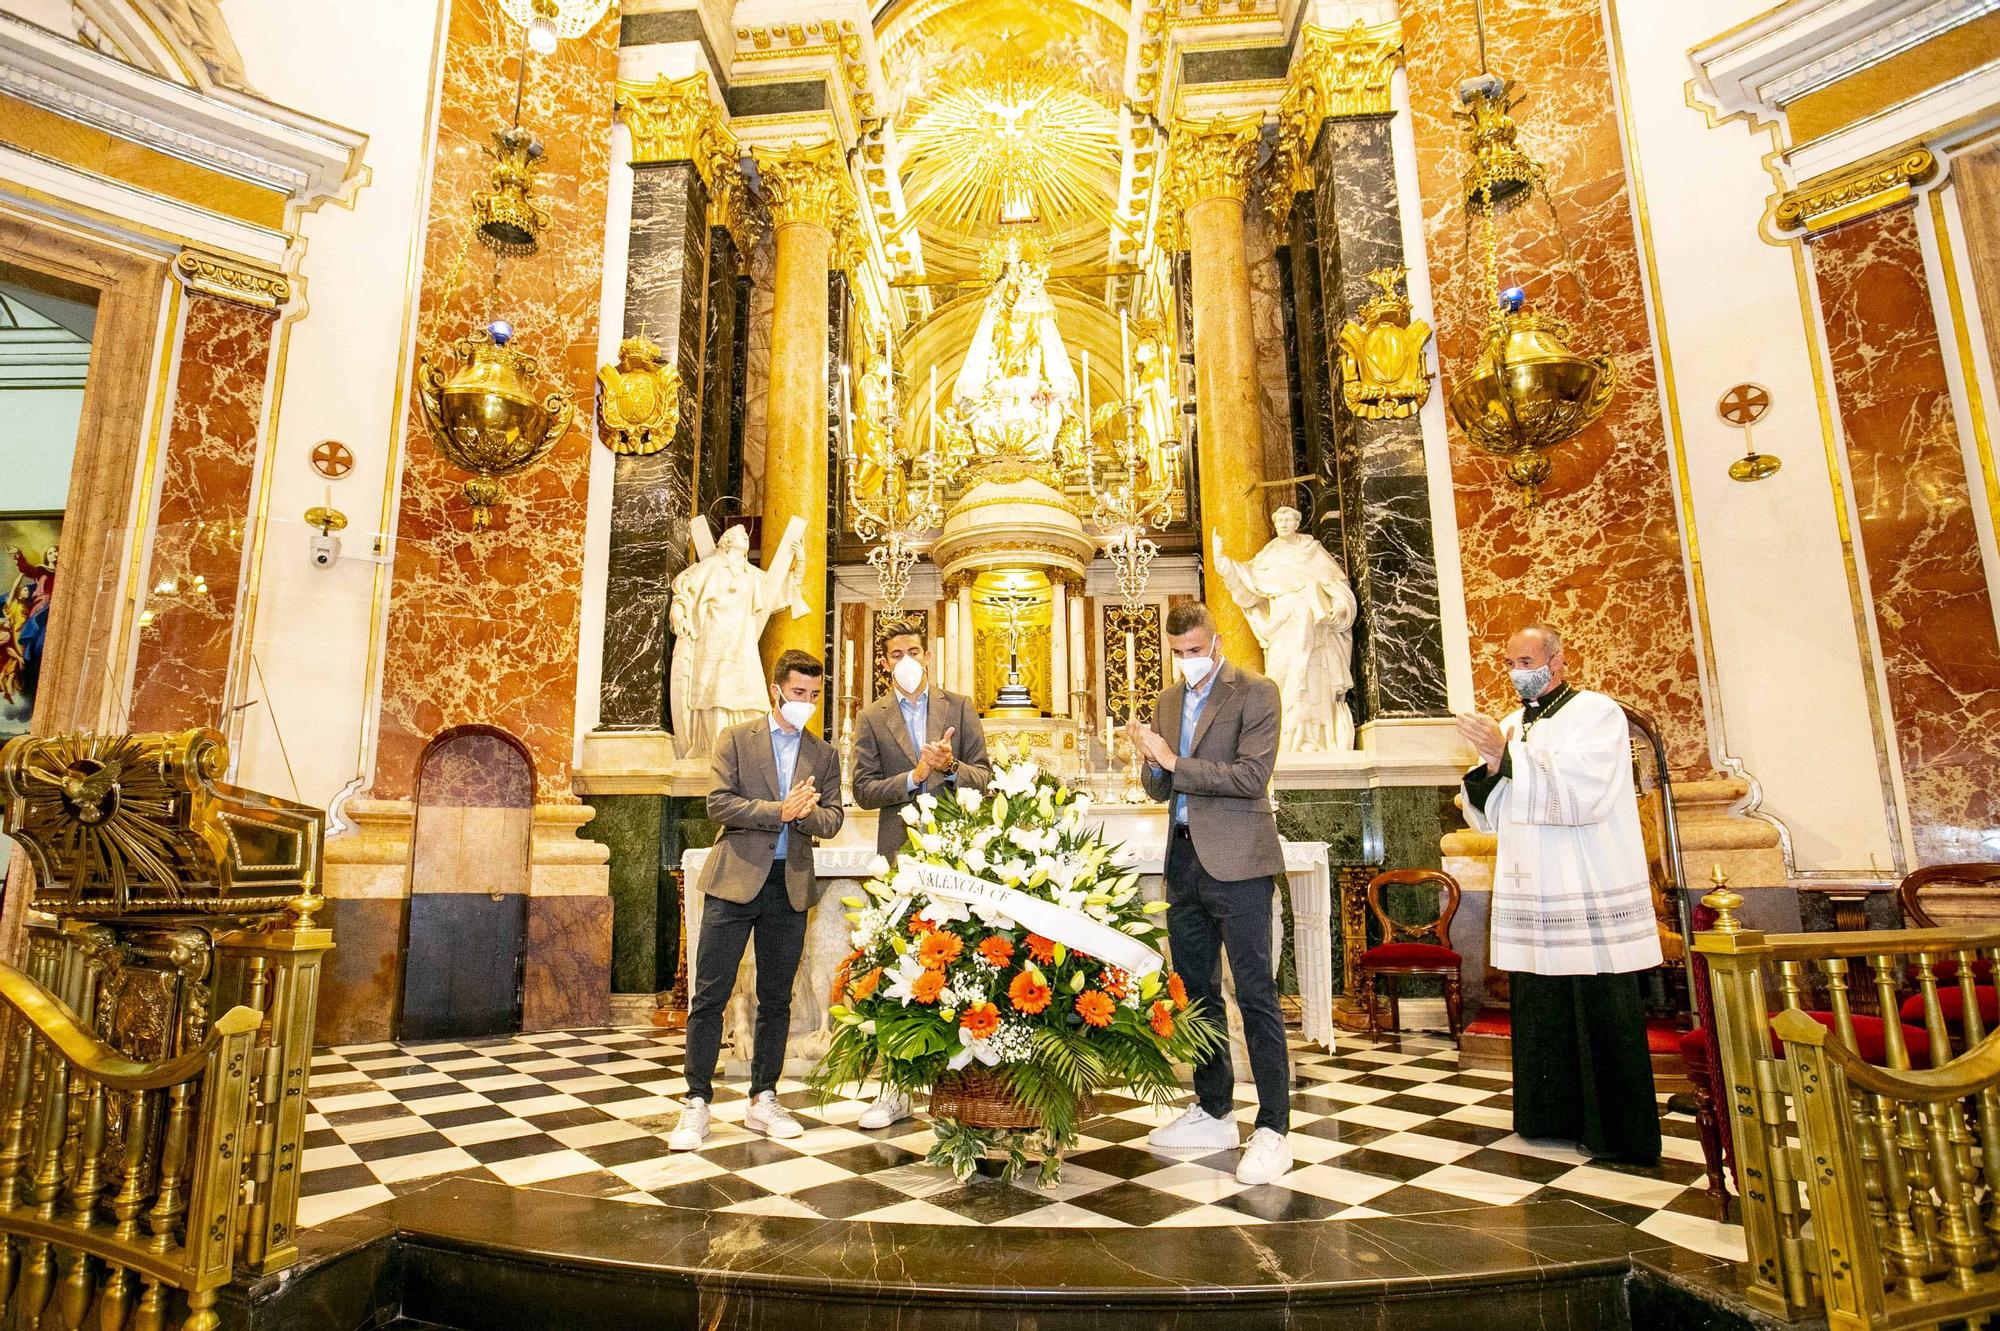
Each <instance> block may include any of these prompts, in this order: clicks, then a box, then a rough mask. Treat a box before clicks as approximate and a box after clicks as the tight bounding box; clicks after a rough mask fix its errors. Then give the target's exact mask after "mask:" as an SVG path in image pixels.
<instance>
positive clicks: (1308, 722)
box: [1215, 508, 1357, 753]
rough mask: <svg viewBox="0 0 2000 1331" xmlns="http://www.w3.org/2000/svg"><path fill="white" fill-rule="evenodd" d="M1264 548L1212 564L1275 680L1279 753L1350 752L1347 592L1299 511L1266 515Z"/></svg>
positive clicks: (1218, 554)
mask: <svg viewBox="0 0 2000 1331" xmlns="http://www.w3.org/2000/svg"><path fill="white" fill-rule="evenodd" d="M1271 525H1272V527H1273V528H1275V529H1276V531H1277V535H1275V536H1273V537H1272V538H1271V540H1270V543H1269V544H1267V545H1266V546H1265V547H1264V548H1263V549H1262V550H1259V551H1258V552H1257V554H1256V556H1255V557H1254V558H1253V559H1251V560H1250V562H1249V563H1247V564H1245V563H1238V562H1237V561H1236V560H1233V559H1231V558H1229V556H1227V555H1225V554H1224V553H1223V552H1222V536H1221V534H1220V533H1217V534H1216V536H1215V564H1216V568H1217V570H1218V571H1219V572H1220V573H1221V574H1222V580H1223V582H1224V584H1225V585H1227V586H1228V588H1229V594H1230V596H1231V597H1233V598H1234V599H1235V601H1236V604H1237V605H1239V606H1241V607H1242V608H1243V613H1244V615H1245V617H1247V618H1248V619H1249V621H1250V631H1251V632H1252V633H1255V634H1256V635H1257V641H1258V643H1259V644H1261V645H1262V646H1263V648H1264V672H1265V673H1266V674H1267V675H1269V676H1270V677H1271V679H1272V680H1274V681H1276V683H1277V685H1278V696H1279V700H1280V703H1281V705H1282V707H1283V714H1284V721H1283V726H1284V729H1283V731H1282V733H1281V734H1280V735H1279V737H1278V748H1279V750H1280V751H1281V752H1284V753H1325V752H1327V751H1329V750H1342V749H1352V748H1353V747H1354V713H1353V712H1352V711H1351V710H1350V709H1349V707H1348V705H1347V695H1348V693H1349V692H1350V691H1351V690H1352V689H1353V688H1354V668H1353V659H1354V614H1355V610H1356V608H1357V605H1356V602H1355V599H1354V589H1353V588H1352V587H1350V586H1349V585H1348V582H1347V574H1346V573H1345V572H1344V571H1343V570H1342V569H1341V567H1340V564H1339V563H1338V561H1336V560H1335V559H1334V557H1333V556H1332V555H1331V554H1330V553H1328V552H1327V548H1326V547H1325V546H1323V545H1321V544H1320V543H1319V542H1318V541H1316V540H1314V539H1313V538H1312V537H1310V536H1307V535H1305V534H1304V533H1302V532H1300V531H1299V511H1298V510H1297V509H1295V508H1281V509H1279V510H1278V511H1277V512H1275V513H1273V514H1272V515H1271Z"/></svg>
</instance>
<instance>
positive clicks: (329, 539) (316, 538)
mask: <svg viewBox="0 0 2000 1331" xmlns="http://www.w3.org/2000/svg"><path fill="white" fill-rule="evenodd" d="M306 548H307V550H308V552H309V553H310V554H311V556H312V565H313V567H314V568H332V567H333V561H334V560H336V559H339V558H340V538H339V537H338V536H335V535H333V534H331V533H329V532H323V531H316V532H314V533H313V534H312V535H311V536H310V537H309V538H307V541H306Z"/></svg>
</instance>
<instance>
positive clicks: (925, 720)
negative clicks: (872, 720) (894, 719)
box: [896, 689, 931, 790]
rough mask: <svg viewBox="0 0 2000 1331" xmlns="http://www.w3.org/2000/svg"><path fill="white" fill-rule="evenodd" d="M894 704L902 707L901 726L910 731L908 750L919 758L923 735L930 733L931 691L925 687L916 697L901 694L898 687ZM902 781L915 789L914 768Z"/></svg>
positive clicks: (922, 745)
mask: <svg viewBox="0 0 2000 1331" xmlns="http://www.w3.org/2000/svg"><path fill="white" fill-rule="evenodd" d="M896 706H898V707H900V708H902V709H903V728H904V729H905V730H907V731H909V732H910V752H912V753H914V754H916V755H917V757H918V758H919V759H920V760H921V759H922V757H923V753H924V736H925V735H927V734H929V733H930V716H931V691H930V690H929V689H925V690H924V691H923V692H922V693H919V694H918V695H917V696H916V697H914V698H909V697H905V696H904V695H903V691H902V690H901V689H898V690H897V691H896ZM903 781H904V784H905V785H907V786H908V787H909V788H910V789H911V790H915V789H916V788H917V772H916V769H915V768H911V769H910V774H909V775H908V776H906V777H904V778H903Z"/></svg>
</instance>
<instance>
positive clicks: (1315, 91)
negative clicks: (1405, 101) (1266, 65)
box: [1267, 21, 1403, 221]
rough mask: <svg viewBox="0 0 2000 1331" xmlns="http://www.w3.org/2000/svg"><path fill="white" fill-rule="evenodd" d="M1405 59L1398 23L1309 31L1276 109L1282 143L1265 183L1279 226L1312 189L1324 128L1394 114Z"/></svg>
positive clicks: (1303, 35)
mask: <svg viewBox="0 0 2000 1331" xmlns="http://www.w3.org/2000/svg"><path fill="white" fill-rule="evenodd" d="M1402 53H1403V27H1402V24H1400V23H1397V22H1393V21H1392V22H1389V23H1379V24H1376V25H1374V26H1372V27H1371V26H1370V25H1368V24H1366V23H1356V24H1355V25H1354V26H1353V27H1351V28H1321V27H1316V26H1314V25H1313V24H1310V23H1309V24H1307V25H1306V26H1305V30H1304V31H1303V32H1302V33H1301V34H1300V40H1299V54H1298V57H1297V58H1296V59H1295V60H1293V62H1292V75H1291V83H1290V86H1289V87H1287V88H1286V90H1285V96H1284V99H1283V100H1282V101H1280V102H1279V103H1278V143H1277V147H1276V148H1275V149H1274V150H1273V152H1272V154H1271V161H1270V168H1269V169H1270V174H1269V176H1268V177H1267V179H1268V181H1269V187H1270V197H1271V202H1272V211H1273V212H1274V213H1275V214H1276V215H1277V216H1278V217H1279V220H1280V221H1282V220H1283V218H1284V216H1285V215H1286V214H1287V213H1289V211H1290V209H1291V203H1292V198H1293V196H1295V195H1298V194H1302V193H1304V192H1305V191H1306V190H1309V189H1311V188H1312V170H1311V166H1310V162H1311V159H1312V150H1313V144H1314V143H1315V142H1316V141H1317V140H1318V138H1319V131H1320V126H1321V125H1323V124H1325V123H1326V122H1327V121H1329V120H1344V119H1366V118H1371V117H1380V116H1388V115H1393V114H1395V107H1394V106H1393V105H1392V104H1391V102H1390V99H1389V86H1390V82H1391V80H1392V79H1393V78H1394V77H1395V73H1396V61H1397V58H1398V57H1399V56H1401V55H1402Z"/></svg>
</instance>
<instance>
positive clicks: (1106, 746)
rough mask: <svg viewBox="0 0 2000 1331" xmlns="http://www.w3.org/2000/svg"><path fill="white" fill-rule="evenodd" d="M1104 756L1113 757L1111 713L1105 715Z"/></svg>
mask: <svg viewBox="0 0 2000 1331" xmlns="http://www.w3.org/2000/svg"><path fill="white" fill-rule="evenodd" d="M1104 756H1105V758H1106V759H1109V758H1110V757H1111V713H1109V712H1106V713H1105V714H1104Z"/></svg>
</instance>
